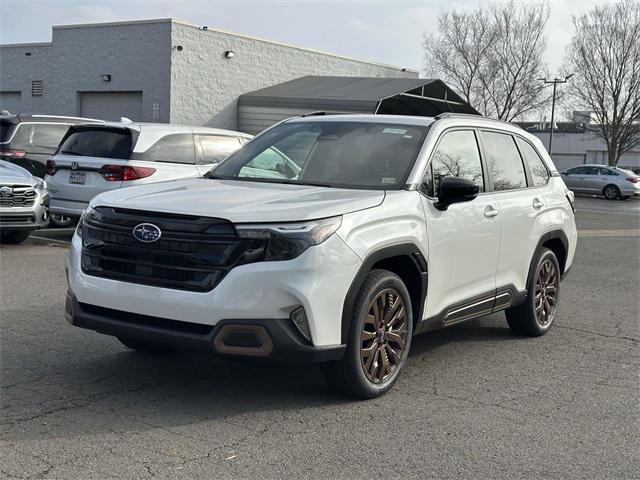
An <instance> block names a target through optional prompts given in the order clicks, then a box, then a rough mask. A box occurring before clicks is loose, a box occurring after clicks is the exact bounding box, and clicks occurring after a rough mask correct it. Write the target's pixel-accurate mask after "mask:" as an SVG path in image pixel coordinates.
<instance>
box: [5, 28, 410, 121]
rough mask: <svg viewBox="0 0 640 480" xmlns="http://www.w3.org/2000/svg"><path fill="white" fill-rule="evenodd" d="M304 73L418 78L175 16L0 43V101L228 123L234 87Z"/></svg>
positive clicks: (245, 88) (110, 115) (16, 107)
mask: <svg viewBox="0 0 640 480" xmlns="http://www.w3.org/2000/svg"><path fill="white" fill-rule="evenodd" d="M309 75H313V76H332V77H335V76H338V77H369V78H381V79H385V78H398V79H417V78H418V72H417V71H416V70H410V69H406V68H400V67H394V66H390V65H383V64H380V63H374V62H369V61H363V60H356V59H351V58H346V57H342V56H338V55H332V54H328V53H323V52H318V51H315V50H310V49H304V48H299V47H295V46H291V45H284V44H281V43H276V42H271V41H266V40H261V39H257V38H252V37H248V36H244V35H237V34H233V33H228V32H224V31H220V30H214V29H211V28H207V27H205V26H197V25H193V24H190V23H186V22H183V21H178V20H175V19H159V20H144V21H133V22H116V23H100V24H88V25H65V26H54V27H53V31H52V40H51V42H48V43H33V44H13V45H2V46H0V109H4V110H8V111H10V112H11V113H40V114H50V115H71V116H83V117H91V118H101V119H107V120H118V119H119V118H120V117H128V118H130V119H132V120H140V121H148V122H170V123H182V124H191V125H207V126H215V127H221V128H230V129H236V128H238V110H239V108H238V100H239V98H240V96H241V95H243V94H247V93H250V92H253V91H256V90H260V89H264V88H265V87H271V86H273V85H276V84H280V83H283V82H287V81H290V80H293V79H296V78H300V77H304V76H309ZM409 86H411V85H409ZM403 88H404V86H403ZM407 88H408V87H407ZM276 107H277V106H276ZM274 108H275V107H274ZM254 111H256V112H257V110H255V109H254Z"/></svg>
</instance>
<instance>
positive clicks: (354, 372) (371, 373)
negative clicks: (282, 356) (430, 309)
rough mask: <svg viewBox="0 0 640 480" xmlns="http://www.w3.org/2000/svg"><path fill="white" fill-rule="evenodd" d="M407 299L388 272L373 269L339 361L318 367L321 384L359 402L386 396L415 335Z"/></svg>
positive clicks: (397, 279)
mask: <svg viewBox="0 0 640 480" xmlns="http://www.w3.org/2000/svg"><path fill="white" fill-rule="evenodd" d="M412 319H413V316H412V311H411V298H410V297H409V292H408V291H407V288H406V286H405V285H404V283H403V282H402V280H401V279H400V277H398V276H397V275H395V274H394V273H392V272H389V271H387V270H372V271H371V272H370V273H369V274H368V275H367V278H366V279H365V281H364V284H363V285H362V287H361V289H360V292H359V293H358V296H357V298H356V301H355V303H354V308H353V314H352V318H351V325H350V329H349V339H348V342H347V349H346V351H345V355H344V357H343V359H342V360H340V361H337V362H328V363H325V364H323V365H322V372H323V375H324V377H325V379H326V380H327V381H328V382H329V384H331V385H332V386H334V387H336V388H337V389H338V390H340V391H341V392H343V393H345V394H347V395H350V396H353V397H357V398H362V399H368V398H375V397H378V396H380V395H383V394H384V393H386V392H387V391H388V390H389V389H390V388H391V387H392V386H393V384H394V383H395V382H396V380H397V379H398V376H399V375H400V372H401V370H402V368H403V366H404V364H405V363H406V360H407V355H408V352H409V346H410V344H411V335H412V333H413V321H412Z"/></svg>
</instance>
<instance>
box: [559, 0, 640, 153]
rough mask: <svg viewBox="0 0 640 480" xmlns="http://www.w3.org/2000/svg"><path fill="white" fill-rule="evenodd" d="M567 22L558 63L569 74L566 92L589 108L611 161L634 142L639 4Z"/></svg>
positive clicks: (639, 78) (639, 118)
mask: <svg viewBox="0 0 640 480" xmlns="http://www.w3.org/2000/svg"><path fill="white" fill-rule="evenodd" d="M573 24H574V27H575V30H576V31H575V33H574V35H573V38H572V39H571V43H570V45H569V48H568V49H567V54H566V57H565V64H564V69H565V70H566V71H567V72H569V71H570V72H573V73H575V77H574V80H573V81H572V82H571V85H570V86H569V92H570V95H571V97H572V98H573V99H575V101H576V103H577V104H578V105H580V107H581V108H584V109H588V110H591V111H593V112H594V114H595V117H596V118H595V120H596V125H593V126H592V128H593V129H594V131H595V132H596V134H597V135H598V136H600V137H602V139H603V140H604V141H605V143H606V145H607V155H608V157H609V165H617V164H618V160H620V157H621V156H622V154H624V153H625V152H628V151H630V150H631V149H633V148H634V147H635V146H637V145H640V3H637V2H635V1H631V0H623V1H622V2H620V3H617V4H613V5H605V6H601V7H595V8H594V9H593V10H591V11H590V12H589V13H587V14H585V15H581V16H579V17H574V18H573Z"/></svg>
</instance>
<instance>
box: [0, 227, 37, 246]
mask: <svg viewBox="0 0 640 480" xmlns="http://www.w3.org/2000/svg"><path fill="white" fill-rule="evenodd" d="M30 233H31V231H30V230H26V231H25V230H8V231H4V232H1V231H0V243H2V244H5V245H17V244H19V243H22V242H24V241H25V240H26V239H27V238H29V234H30Z"/></svg>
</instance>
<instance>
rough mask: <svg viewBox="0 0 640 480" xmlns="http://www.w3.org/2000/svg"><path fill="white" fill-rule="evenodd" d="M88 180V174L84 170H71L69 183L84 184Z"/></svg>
mask: <svg viewBox="0 0 640 480" xmlns="http://www.w3.org/2000/svg"><path fill="white" fill-rule="evenodd" d="M86 181H87V174H86V173H84V172H71V173H70V174H69V183H73V184H76V185H84V184H85V182H86Z"/></svg>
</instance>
